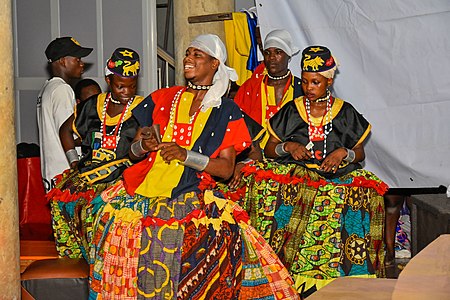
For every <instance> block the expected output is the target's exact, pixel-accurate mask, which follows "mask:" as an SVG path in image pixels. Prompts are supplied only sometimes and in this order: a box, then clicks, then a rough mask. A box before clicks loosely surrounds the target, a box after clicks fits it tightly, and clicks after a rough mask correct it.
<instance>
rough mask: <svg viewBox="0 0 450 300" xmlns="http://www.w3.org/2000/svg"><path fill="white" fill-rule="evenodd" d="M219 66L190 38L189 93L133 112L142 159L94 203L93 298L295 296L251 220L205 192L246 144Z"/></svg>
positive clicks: (160, 94) (180, 91)
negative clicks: (136, 121) (137, 124)
mask: <svg viewBox="0 0 450 300" xmlns="http://www.w3.org/2000/svg"><path fill="white" fill-rule="evenodd" d="M225 60H226V49H225V46H224V45H223V43H222V41H221V40H220V39H219V38H218V37H217V36H216V35H212V34H206V35H200V36H198V37H196V38H195V39H194V40H193V41H192V42H191V43H190V45H189V47H188V48H187V50H186V56H185V58H184V60H183V63H184V75H185V78H186V80H187V82H188V86H187V87H180V86H175V87H171V88H165V89H161V90H158V91H155V92H154V93H152V94H151V95H150V96H148V97H147V98H146V99H145V100H144V101H143V102H142V103H141V104H140V105H139V106H138V107H136V108H135V109H134V110H133V115H134V116H135V117H136V118H137V120H138V121H139V124H140V126H141V128H140V129H139V130H138V133H137V135H136V139H135V142H134V143H133V145H132V146H131V150H130V153H131V155H132V157H134V158H136V159H142V158H143V160H142V161H141V162H140V163H137V164H135V165H133V166H132V167H130V168H128V169H127V170H126V171H125V172H124V174H123V181H120V182H118V183H117V184H116V185H114V186H112V187H110V188H108V189H107V190H105V191H104V192H103V193H102V194H101V197H98V198H96V199H95V200H94V202H95V203H94V205H97V204H99V209H98V211H96V212H95V213H96V220H95V227H94V241H93V242H94V247H93V250H92V251H91V253H92V254H93V256H92V257H91V261H90V263H91V264H92V266H91V276H90V277H91V283H90V297H91V299H96V298H97V299H136V298H138V299H250V298H251V299H298V298H299V296H298V294H297V293H296V291H295V289H294V288H293V287H292V284H293V281H292V279H291V278H290V277H289V274H288V272H287V270H286V269H285V268H284V267H283V266H282V264H281V263H280V262H279V260H278V258H277V256H276V255H274V254H273V251H271V249H270V247H268V244H267V243H266V242H265V241H264V239H263V238H262V237H261V236H260V235H259V234H257V233H256V231H255V230H254V229H253V228H252V227H251V226H249V225H248V215H247V214H246V213H245V212H244V211H243V210H242V209H241V208H240V207H239V206H238V205H237V204H236V203H234V202H232V201H227V200H225V199H224V197H223V195H220V194H219V193H213V191H212V190H211V189H210V187H212V186H214V185H215V181H214V180H213V179H212V176H214V177H215V178H222V179H226V178H229V177H230V176H231V175H232V173H233V169H234V161H235V158H236V154H237V153H239V152H241V151H242V150H244V149H245V148H246V147H248V146H249V145H250V143H251V138H250V135H249V132H248V130H247V127H246V125H245V122H244V119H243V117H242V112H241V110H240V109H239V107H238V106H237V105H236V104H235V103H234V102H233V101H232V100H230V99H227V98H224V97H223V95H224V94H225V93H226V90H227V88H228V84H229V80H230V79H231V80H236V78H237V75H236V72H235V71H234V69H231V68H229V67H227V66H226V65H225V64H224V62H225ZM156 125H158V126H156ZM159 130H160V132H159ZM159 139H160V140H161V141H159Z"/></svg>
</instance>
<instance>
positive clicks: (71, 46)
mask: <svg viewBox="0 0 450 300" xmlns="http://www.w3.org/2000/svg"><path fill="white" fill-rule="evenodd" d="M91 52H92V48H85V47H82V46H81V45H80V43H78V41H77V40H75V39H74V38H73V37H60V38H56V39H54V40H53V41H51V42H50V44H49V45H48V46H47V49H45V56H46V57H47V60H48V62H49V64H50V70H51V75H52V77H51V78H50V79H49V80H47V81H46V82H45V84H44V86H43V87H42V89H41V91H40V93H39V96H38V102H37V120H38V128H39V144H40V150H41V172H42V178H43V179H44V185H45V188H46V190H47V191H49V190H50V189H51V188H52V187H53V186H54V181H53V179H54V177H55V176H56V175H58V174H61V173H62V172H63V171H64V170H66V169H68V168H69V167H70V166H69V163H68V161H67V159H66V155H65V153H64V150H63V148H62V145H61V142H60V139H59V127H60V126H61V124H62V123H64V121H65V120H67V118H68V117H69V116H71V115H72V114H73V111H74V106H75V103H76V101H75V93H74V91H73V89H72V87H71V86H70V85H69V83H70V82H71V81H72V80H76V79H80V78H81V74H83V71H84V63H83V61H82V60H81V58H82V57H86V56H88V55H89V54H90V53H91Z"/></svg>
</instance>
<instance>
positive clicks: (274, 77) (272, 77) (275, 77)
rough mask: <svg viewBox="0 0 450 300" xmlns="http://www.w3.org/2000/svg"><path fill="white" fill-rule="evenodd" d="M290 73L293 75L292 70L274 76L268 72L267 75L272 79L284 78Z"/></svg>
mask: <svg viewBox="0 0 450 300" xmlns="http://www.w3.org/2000/svg"><path fill="white" fill-rule="evenodd" d="M289 75H291V70H288V71H287V73H286V74H284V75H282V76H272V75H270V74H269V73H267V76H268V77H269V78H270V79H272V80H282V79H285V78H286V77H288V76H289Z"/></svg>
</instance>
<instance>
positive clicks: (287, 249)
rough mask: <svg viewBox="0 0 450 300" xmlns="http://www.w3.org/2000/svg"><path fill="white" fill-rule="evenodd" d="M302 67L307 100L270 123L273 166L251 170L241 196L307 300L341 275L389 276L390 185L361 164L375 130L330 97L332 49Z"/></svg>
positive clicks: (307, 57) (268, 151)
mask: <svg viewBox="0 0 450 300" xmlns="http://www.w3.org/2000/svg"><path fill="white" fill-rule="evenodd" d="M301 68H302V88H303V91H304V95H305V96H302V97H299V98H297V99H295V100H294V101H292V102H290V103H287V104H286V105H285V106H283V107H282V108H281V109H280V111H279V112H278V113H277V114H275V116H273V117H272V118H271V119H270V121H269V125H268V130H269V132H270V138H269V140H268V143H267V145H266V147H265V155H266V156H267V157H269V158H272V159H273V160H266V161H265V162H260V163H251V164H249V165H246V166H245V167H244V168H243V169H242V171H243V173H244V178H243V181H244V182H245V184H246V186H245V187H243V188H241V189H238V191H237V192H236V193H238V192H240V193H241V195H242V194H244V193H245V198H244V201H243V202H241V205H242V206H243V208H244V209H246V210H247V211H248V213H249V215H250V219H251V225H252V226H254V227H255V228H256V229H257V230H258V232H260V233H261V235H262V236H263V237H264V238H265V239H266V240H267V241H269V244H270V245H271V247H272V248H273V250H274V251H275V252H276V253H277V254H278V256H279V257H280V259H281V261H282V262H283V263H284V265H285V266H286V267H287V269H288V270H289V272H290V274H291V276H292V277H293V279H294V281H295V287H296V288H297V289H298V291H299V293H301V295H302V296H305V297H306V296H308V295H310V294H311V293H312V292H314V291H316V290H317V289H320V288H321V287H323V286H325V285H326V284H328V283H329V282H331V281H332V280H333V279H335V278H337V277H340V276H363V277H376V276H380V277H381V276H383V273H384V269H383V268H384V266H383V260H384V252H383V251H384V247H383V225H384V205H383V194H384V193H385V192H386V190H387V185H386V184H385V183H383V182H382V181H381V180H380V179H378V178H377V177H376V176H375V175H374V174H372V173H371V172H369V171H366V170H364V169H362V167H361V165H360V164H359V162H361V161H362V160H364V158H365V154H364V147H363V142H364V141H365V139H366V138H367V136H368V134H369V132H370V128H371V126H370V124H369V122H368V121H367V120H366V119H365V118H364V117H363V116H362V115H361V114H359V113H358V112H357V111H356V109H355V108H354V107H353V106H352V105H351V104H350V103H348V102H345V101H343V100H342V99H339V98H335V97H334V96H333V95H332V94H331V92H330V88H331V85H332V83H333V78H334V74H335V71H336V68H337V67H336V62H335V60H334V58H333V56H332V55H331V53H330V51H329V50H328V49H327V48H326V47H323V46H312V47H308V48H306V49H305V50H304V51H303V53H302V60H301ZM234 196H235V198H236V199H239V196H240V195H237V196H236V195H234Z"/></svg>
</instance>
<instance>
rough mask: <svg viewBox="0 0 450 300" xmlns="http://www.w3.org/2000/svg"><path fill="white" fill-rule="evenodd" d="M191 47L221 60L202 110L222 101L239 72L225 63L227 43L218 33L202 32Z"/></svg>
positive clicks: (217, 104) (204, 99)
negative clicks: (225, 43)
mask: <svg viewBox="0 0 450 300" xmlns="http://www.w3.org/2000/svg"><path fill="white" fill-rule="evenodd" d="M189 47H193V48H197V49H199V50H202V51H204V52H206V53H207V54H209V55H211V56H212V57H214V58H215V59H217V60H219V62H220V64H219V68H218V70H217V72H216V74H215V75H214V78H213V84H212V86H211V88H210V89H209V90H208V92H207V93H206V95H205V97H204V98H203V102H202V111H205V110H206V109H208V108H209V107H216V106H219V105H220V104H221V102H222V100H221V98H222V96H223V95H224V94H225V93H226V91H227V89H228V85H229V82H230V80H232V81H236V80H237V79H238V76H237V73H236V71H235V70H234V69H233V68H230V67H228V66H226V65H225V61H226V60H227V50H226V48H225V45H224V44H223V42H222V41H221V40H220V38H219V37H218V36H217V35H214V34H202V35H199V36H197V37H196V38H195V39H194V40H193V41H192V42H191V43H190V44H189Z"/></svg>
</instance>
